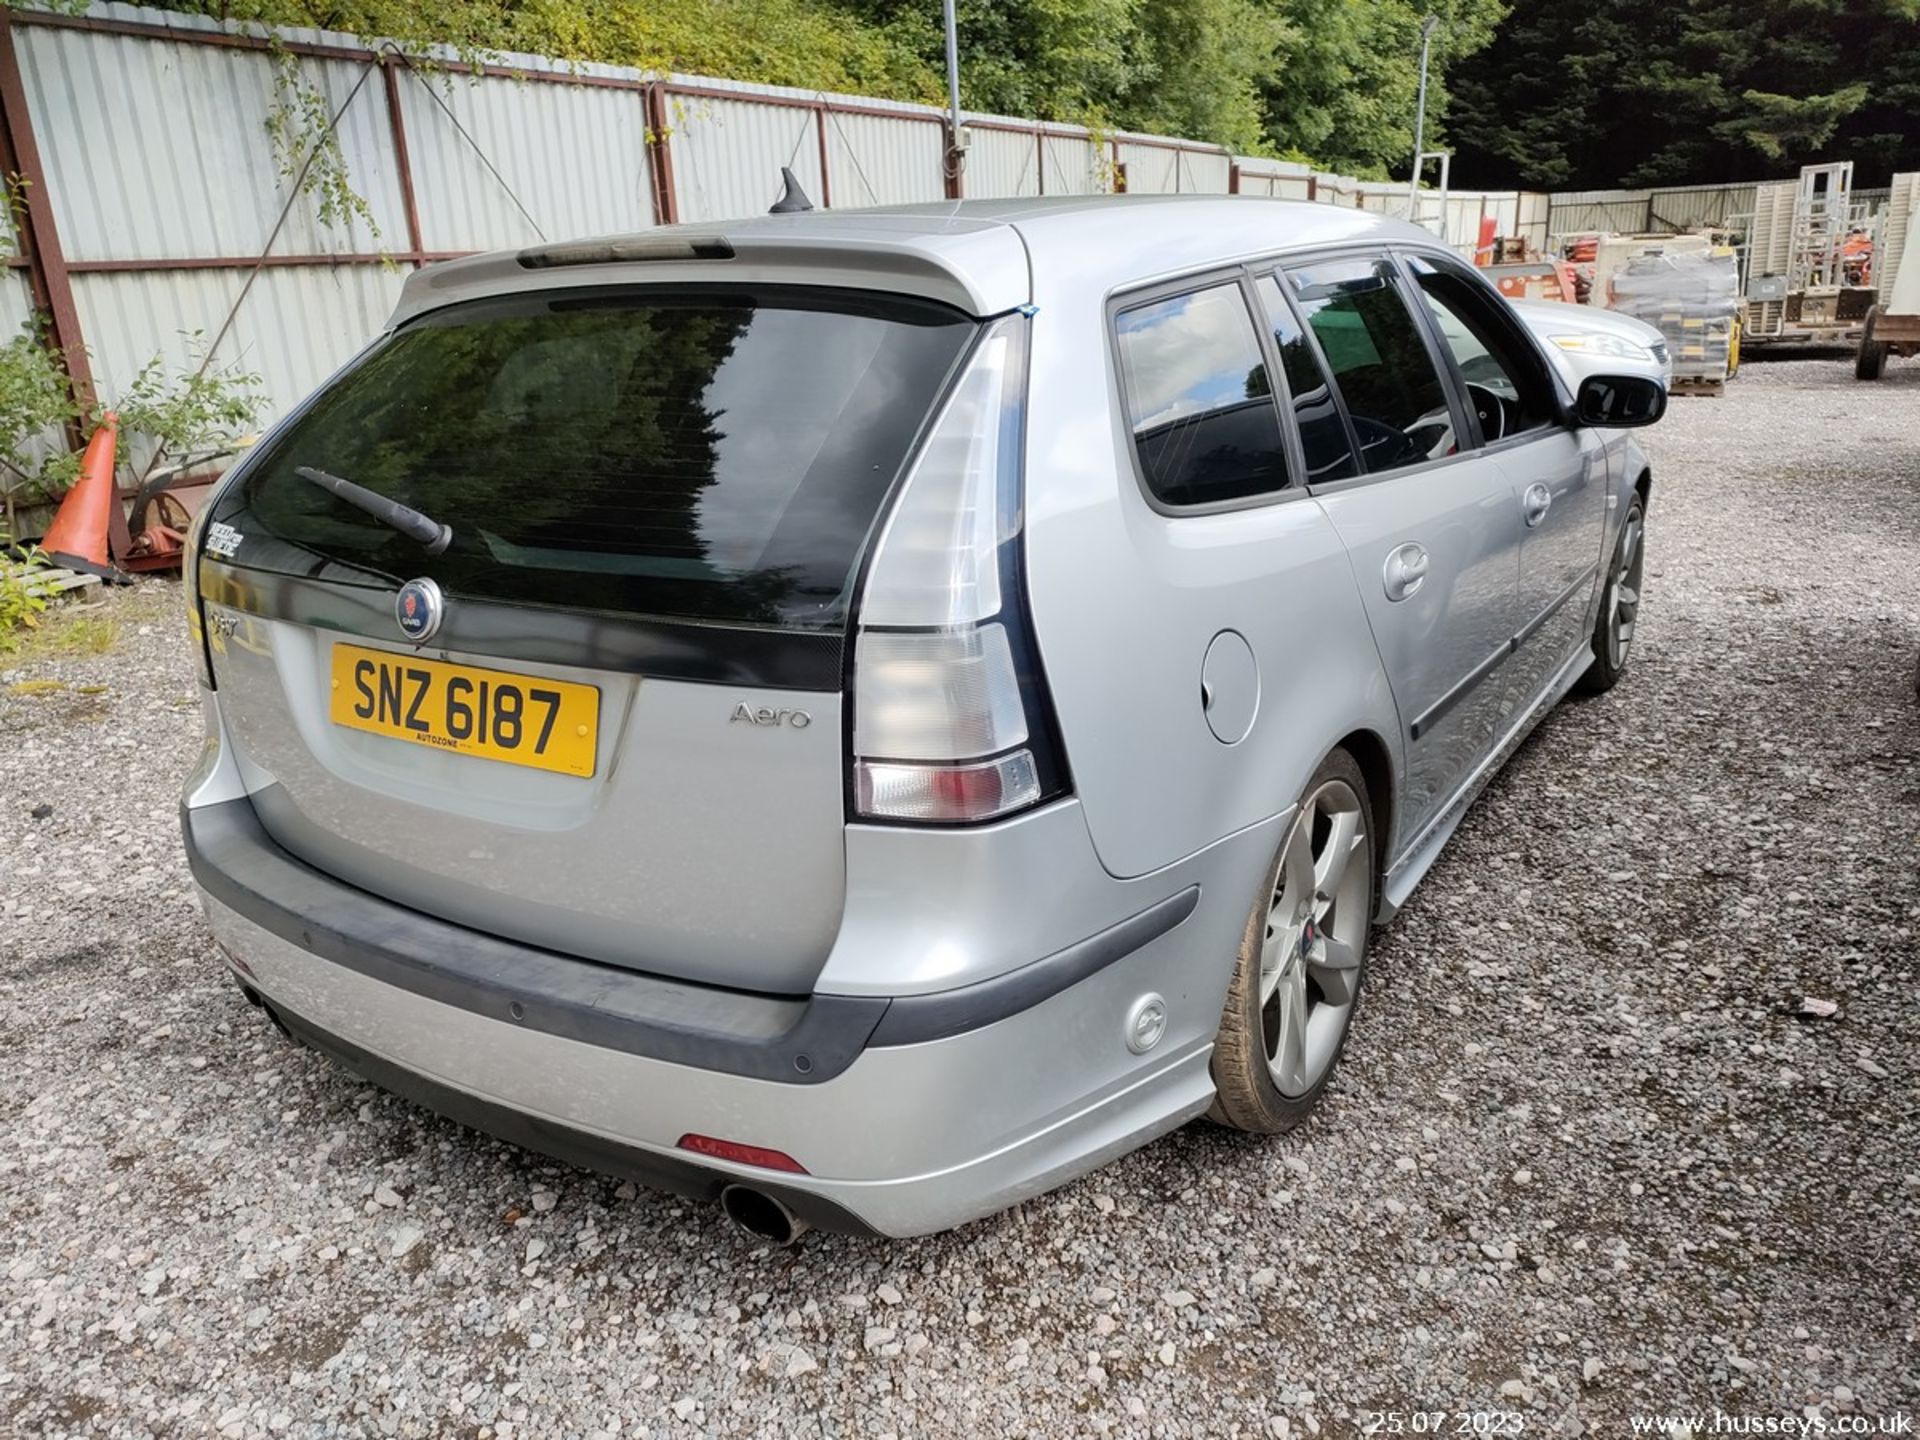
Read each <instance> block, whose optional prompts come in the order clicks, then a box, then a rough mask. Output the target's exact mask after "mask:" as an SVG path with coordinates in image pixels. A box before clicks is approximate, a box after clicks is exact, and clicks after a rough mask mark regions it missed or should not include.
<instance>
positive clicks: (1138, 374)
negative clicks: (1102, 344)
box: [1117, 284, 1287, 505]
mask: <svg viewBox="0 0 1920 1440" xmlns="http://www.w3.org/2000/svg"><path fill="white" fill-rule="evenodd" d="M1117 330H1118V333H1119V337H1120V370H1121V376H1122V381H1123V384H1124V387H1125V390H1126V398H1127V420H1128V424H1129V425H1130V427H1131V428H1132V431H1133V444H1134V450H1135V452H1136V453H1137V454H1138V455H1139V457H1140V471H1141V473H1142V475H1144V476H1145V477H1146V482H1147V489H1148V491H1149V492H1151V494H1152V495H1153V497H1154V498H1155V499H1156V500H1159V501H1160V502H1161V503H1162V504H1164V505H1213V504H1218V503H1220V502H1221V501H1226V500H1245V499H1248V498H1249V497H1252V496H1258V495H1266V494H1270V493H1272V492H1273V491H1276V490H1280V489H1282V488H1284V487H1285V486H1286V484H1287V460H1286V452H1285V451H1284V450H1283V448H1282V446H1281V441H1280V415H1279V411H1277V410H1276V409H1275V408H1274V403H1273V384H1272V381H1271V380H1270V379H1269V378H1268V376H1267V366H1266V361H1265V359H1264V358H1263V357H1262V354H1261V350H1260V337H1259V333H1258V332H1257V331H1256V330H1255V329H1254V328H1253V317H1252V316H1250V315H1249V314H1248V313H1247V305H1246V300H1245V299H1244V297H1243V296H1242V295H1241V292H1240V287H1239V286H1238V285H1236V284H1224V285H1213V286H1209V287H1208V288H1206V289H1204V290H1195V291H1193V292H1191V293H1190V294H1186V295H1176V296H1173V297H1172V298H1171V299H1167V300H1156V301H1153V302H1152V303H1151V304H1147V305H1141V306H1138V307H1137V308H1135V309H1132V310H1125V311H1122V312H1121V313H1120V316H1119V318H1118V321H1117Z"/></svg>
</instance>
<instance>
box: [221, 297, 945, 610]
mask: <svg viewBox="0 0 1920 1440" xmlns="http://www.w3.org/2000/svg"><path fill="white" fill-rule="evenodd" d="M975 328H976V327H975V325H974V323H973V322H972V321H970V320H968V319H967V318H965V317H964V316H962V315H960V314H959V313H958V312H956V311H952V310H948V309H946V308H945V307H942V306H936V305H932V304H927V303H922V302H919V301H911V300H905V299H896V298H894V297H879V296H864V295H860V294H858V293H854V292H841V291H821V290H800V289H794V288H780V289H773V288H770V289H766V290H753V289H745V288H734V287H727V288H724V289H719V288H709V289H701V290H694V289H691V288H688V289H686V290H679V289H676V290H673V291H667V290H665V289H654V290H626V291H590V292H582V291H572V292H567V293H564V294H557V295H555V294H549V295H545V296H515V297H511V298H507V299H500V300H487V301H479V302H475V303H472V304H468V305H461V306H456V307H451V308H449V309H447V310H444V311H438V312H435V313H433V314H431V315H428V316H426V317H423V318H422V319H421V320H419V321H416V322H414V323H413V324H410V325H407V326H405V327H404V328H403V329H401V330H400V331H398V332H397V333H395V334H394V335H393V336H391V337H389V338H388V339H387V340H386V341H385V342H383V343H382V344H381V345H379V346H378V348H376V349H375V350H373V351H372V352H371V353H370V354H369V355H367V356H366V357H365V358H364V359H363V360H362V361H361V362H360V363H359V364H358V365H357V366H355V367H354V368H353V369H352V370H351V371H350V372H349V373H347V374H346V375H345V376H344V377H342V378H341V379H340V380H338V381H337V382H335V384H334V385H333V386H332V387H331V388H329V389H328V390H327V391H326V392H325V393H324V394H323V395H321V396H320V397H319V399H318V400H317V401H316V402H315V403H314V405H313V406H312V408H311V409H309V410H308V411H307V413H306V414H305V415H303V416H302V417H300V419H299V420H297V421H296V422H295V423H294V424H292V425H291V426H289V427H288V428H287V429H286V430H285V431H284V432H282V433H281V434H280V435H279V436H277V437H276V438H275V439H274V441H273V442H272V447H273V448H272V451H271V453H269V454H265V455H262V456H261V457H260V458H259V460H258V462H257V463H255V464H254V465H252V466H251V467H250V468H249V470H248V472H247V474H246V476H245V478H244V479H243V480H242V482H241V483H240V485H239V486H238V487H237V488H236V489H235V490H234V491H231V492H229V494H228V495H227V496H226V497H224V498H223V501H222V505H221V513H219V514H217V515H216V516H215V517H214V518H216V519H219V520H223V521H225V522H227V523H228V524H230V525H232V526H233V527H234V528H235V529H236V530H239V531H240V532H241V533H242V535H243V537H244V539H243V541H242V542H241V545H240V548H239V550H238V551H237V552H236V555H235V557H234V558H235V563H237V564H241V565H247V566H252V567H255V568H260V569H268V570H280V571H284V572H288V573H295V574H302V575H312V576H318V577H321V578H325V579H334V580H341V581H344V582H347V583H359V584H367V583H370V582H377V581H380V580H385V581H386V582H388V583H398V582H399V581H402V580H405V579H409V578H412V577H415V576H431V577H432V578H434V579H435V580H437V581H439V583H440V585H441V587H442V588H443V589H445V590H446V591H447V592H448V593H449V594H453V595H465V596H470V597H482V598H486V599H492V600H501V601H506V602H509V603H525V604H535V605H554V606H562V607H566V608H569V609H582V610H595V611H607V612H614V613H627V614H638V615H647V616H659V617H666V618H682V619H695V620H706V621H720V622H732V623H744V624H755V625H768V626H779V627H790V628H801V629H831V628H836V627H838V626H840V625H842V624H843V623H844V620H845V615H846V608H847V596H848V591H849V588H850V586H851V583H852V574H853V569H854V566H855V562H856V560H857V557H858V555H859V553H860V550H861V546H862V543H863V541H864V540H865V537H866V535H867V532H868V530H869V529H870V528H871V527H872V525H873V522H874V518H875V516H876V515H877V514H878V512H879V509H880V506H881V504H882V502H883V500H884V498H885V496H886V494H887V490H888V487H889V486H890V485H891V484H892V482H893V480H894V477H895V476H896V474H897V473H898V472H899V470H900V468H901V465H902V463H903V461H904V460H905V458H906V456H907V452H908V450H909V449H910V448H911V446H912V444H913V440H914V437H915V435H916V434H917V433H918V432H919V430H920V428H921V425H922V423H923V422H924V421H925V419H926V417H927V415H928V412H929V411H930V410H931V409H932V407H933V405H934V403H935V401H936V400H937V398H938V397H939V395H940V393H941V390H942V388H943V386H944V383H945V380H946V377H947V376H948V374H949V373H950V372H951V371H952V369H953V367H954V364H955V362H956V361H957V360H958V359H959V357H960V355H961V353H962V352H963V351H964V350H965V348H966V346H967V343H968V341H969V340H970V339H971V338H972V336H973V334H974V332H975ZM300 467H312V468H314V469H318V470H321V471H325V472H327V473H329V474H332V475H336V476H339V477H341V478H343V479H346V480H350V481H352V482H353V483H354V484H356V485H361V486H364V487H366V488H367V489H370V490H373V491H375V492H377V493H378V494H380V495H384V496H388V497H390V498H392V499H395V500H398V501H400V502H401V503H403V504H405V505H409V506H411V507H413V508H414V509H416V510H419V511H422V512H424V513H425V514H427V515H428V516H430V517H432V518H433V519H434V520H437V521H439V522H441V523H443V524H446V525H449V526H451V527H452V529H453V536H454V539H453V544H452V546H451V547H450V548H449V549H448V550H447V551H446V553H444V554H442V555H438V556H431V555H428V554H427V553H426V551H425V550H424V549H423V548H422V547H421V546H420V545H419V544H418V543H417V542H415V541H413V540H411V539H408V538H407V537H406V536H404V535H401V534H399V533H397V532H396V531H394V530H393V529H391V528H389V527H388V526H386V525H384V524H381V523H380V522H378V521H376V520H374V519H372V518H371V517H369V516H368V515H366V514H365V513H363V512H362V511H361V510H358V509H356V508H354V507H353V506H351V505H348V504H346V503H345V502H343V501H341V500H339V499H337V498H335V497H334V496H333V495H331V494H329V493H327V492H326V491H324V490H322V489H320V488H319V487H317V486H315V485H313V484H310V483H309V482H308V481H306V480H304V479H302V478H300V476H299V475H297V474H296V473H295V472H296V470H297V469H298V468H300Z"/></svg>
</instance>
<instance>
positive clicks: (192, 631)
mask: <svg viewBox="0 0 1920 1440" xmlns="http://www.w3.org/2000/svg"><path fill="white" fill-rule="evenodd" d="M217 493H219V492H218V488H217V487H216V488H215V489H214V490H211V491H208V492H207V495H206V498H205V499H204V500H203V501H202V502H201V505H200V513H199V514H197V515H195V516H194V517H193V523H192V524H190V525H188V526H187V538H186V544H185V545H184V546H183V547H182V549H181V552H180V581H181V584H180V588H181V590H182V591H183V592H184V593H185V598H186V602H187V634H188V635H189V636H190V637H191V639H192V642H193V652H194V658H195V659H196V660H198V661H199V662H200V683H201V684H202V685H203V686H205V687H206V688H207V689H209V690H211V689H213V656H212V654H211V653H210V652H209V649H208V636H207V617H206V613H205V612H204V611H203V610H202V609H201V606H200V544H201V541H202V539H203V538H204V537H205V535H206V533H207V522H208V521H209V520H210V519H211V518H212V517H213V497H214V495H216V494H217Z"/></svg>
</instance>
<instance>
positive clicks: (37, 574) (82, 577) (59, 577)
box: [0, 561, 100, 600]
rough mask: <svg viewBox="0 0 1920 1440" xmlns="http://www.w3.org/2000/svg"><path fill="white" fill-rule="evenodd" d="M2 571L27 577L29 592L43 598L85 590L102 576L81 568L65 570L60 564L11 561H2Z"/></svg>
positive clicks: (15, 575)
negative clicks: (33, 563) (24, 563)
mask: <svg viewBox="0 0 1920 1440" xmlns="http://www.w3.org/2000/svg"><path fill="white" fill-rule="evenodd" d="M0 571H4V572H5V573H6V574H7V576H8V577H9V578H19V577H22V576H24V577H25V579H26V586H27V593H28V594H30V595H38V596H39V597H40V598H41V599H43V600H51V599H53V598H54V596H56V595H62V594H65V593H66V592H67V591H69V590H84V589H86V588H87V586H89V585H98V584H99V583H100V577H99V576H98V575H89V574H87V573H86V572H84V571H81V570H63V569H61V568H60V567H59V566H58V565H19V564H15V563H13V562H11V561H0Z"/></svg>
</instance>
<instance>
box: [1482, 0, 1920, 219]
mask: <svg viewBox="0 0 1920 1440" xmlns="http://www.w3.org/2000/svg"><path fill="white" fill-rule="evenodd" d="M1917 52H1920V7H1916V5H1915V4H1914V0H1758V3H1756V0H1692V3H1688V4H1681V5H1675V4H1671V3H1667V4H1661V3H1655V0H1619V3H1615V4H1611V5H1606V6H1594V5H1590V4H1585V5H1576V4H1572V3H1569V0H1543V3H1537V4H1533V5H1529V6H1525V7H1522V8H1520V9H1517V10H1515V11H1514V13H1513V14H1512V15H1511V16H1509V17H1508V19H1507V20H1506V22H1505V23H1504V24H1503V25H1502V27H1501V29H1500V32H1499V43H1498V44H1496V45H1494V46H1492V47H1489V48H1488V49H1487V50H1485V51H1483V52H1481V53H1480V54H1479V55H1477V56H1476V57H1475V58H1474V59H1472V60H1470V61H1469V62H1467V64H1466V65H1465V66H1464V67H1463V68H1462V71H1461V73H1460V75H1459V76H1458V79H1457V87H1456V94H1457V103H1456V104H1455V106H1454V109H1453V112H1452V117H1451V118H1452V121H1453V125H1454V128H1455V131H1456V133H1457V134H1458V135H1459V137H1460V140H1461V152H1462V164H1461V167H1460V174H1461V176H1462V178H1463V179H1464V180H1465V181H1466V183H1476V184H1477V183H1488V184H1513V183H1516V182H1518V183H1520V184H1524V185H1533V186H1541V187H1553V186H1579V187H1585V186H1606V185H1620V184H1627V185H1651V184H1680V183H1689V182H1700V183H1706V182H1712V181H1721V180H1751V179H1755V178H1759V177H1763V176H1768V175H1781V174H1787V173H1790V172H1791V171H1793V170H1794V169H1797V168H1798V167H1799V166H1800V165H1803V164H1808V163H1812V162H1817V161H1825V160H1842V159H1852V160H1854V161H1855V162H1856V164H1858V165H1860V166H1861V167H1862V168H1861V170H1860V171H1859V172H1858V173H1857V177H1856V178H1857V179H1858V181H1859V182H1860V183H1862V184H1872V183H1884V181H1885V177H1886V174H1887V172H1888V171H1890V170H1893V169H1898V168H1911V167H1913V166H1915V165H1920V127H1916V126H1915V125H1914V124H1913V120H1912V117H1913V114H1914V113H1915V112H1914V105H1915V102H1916V101H1920V53H1917Z"/></svg>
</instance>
